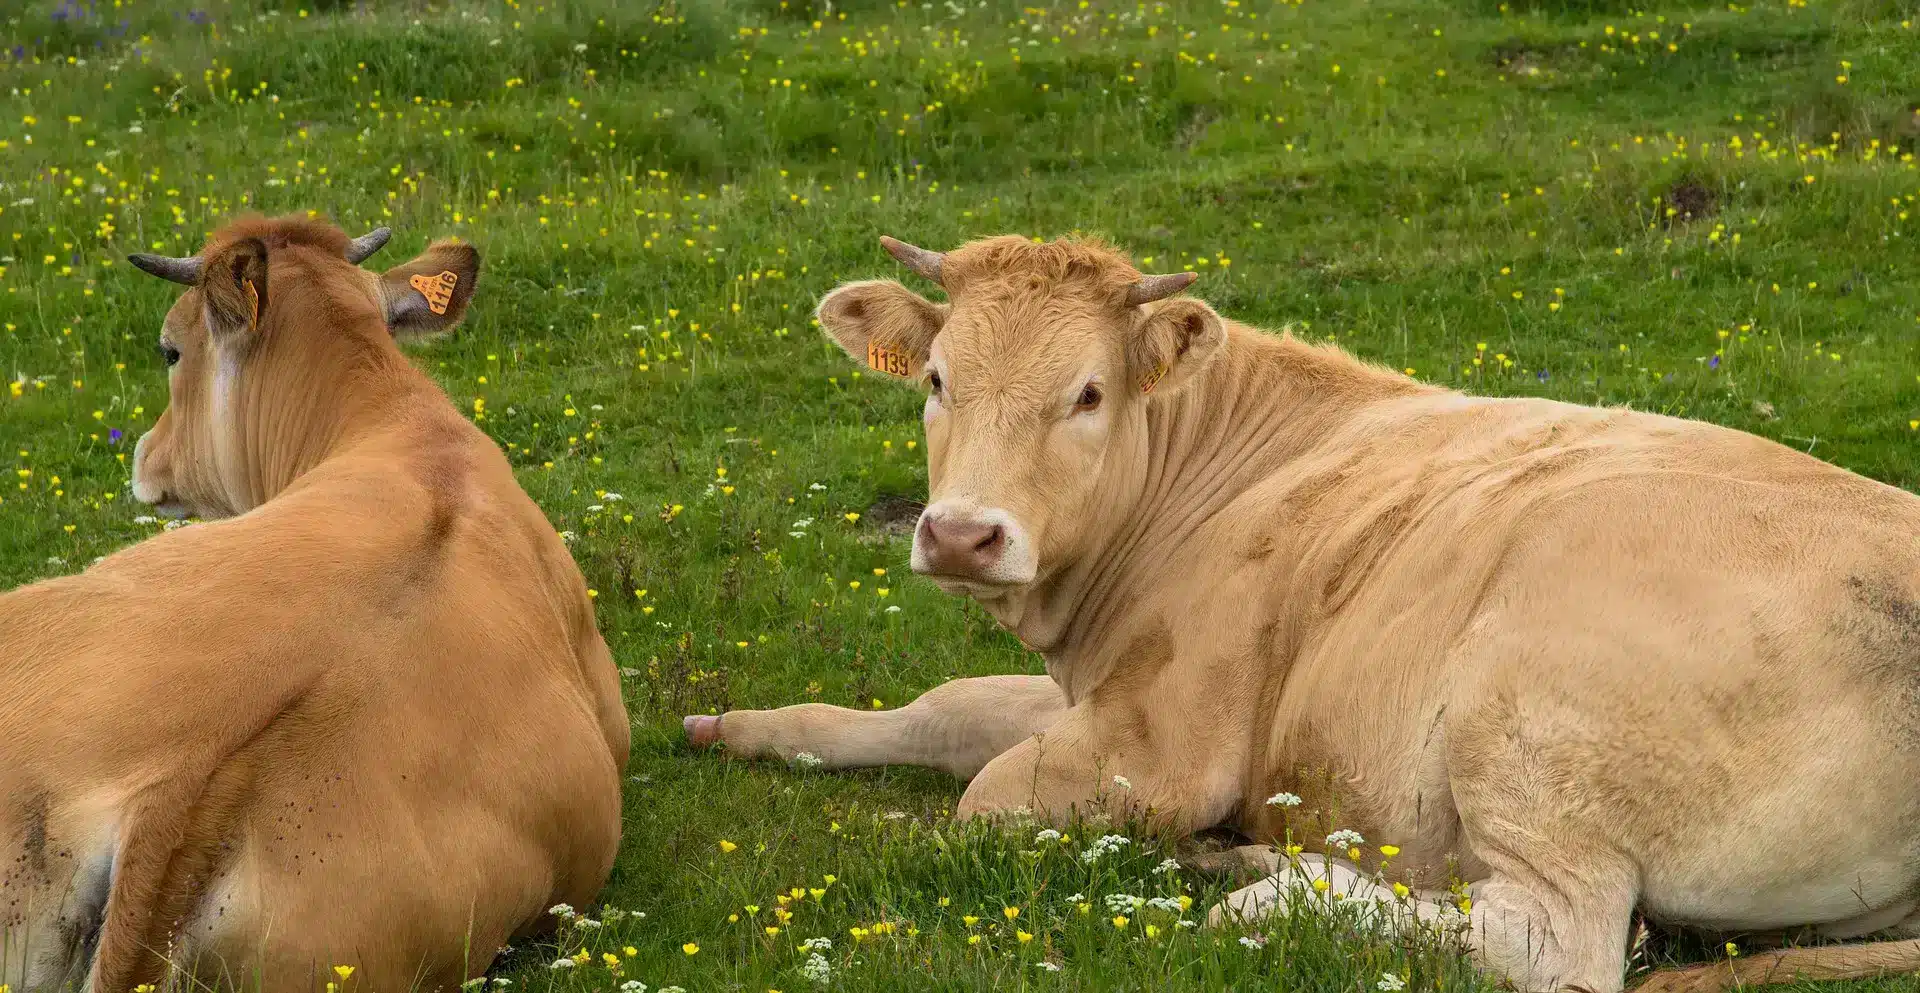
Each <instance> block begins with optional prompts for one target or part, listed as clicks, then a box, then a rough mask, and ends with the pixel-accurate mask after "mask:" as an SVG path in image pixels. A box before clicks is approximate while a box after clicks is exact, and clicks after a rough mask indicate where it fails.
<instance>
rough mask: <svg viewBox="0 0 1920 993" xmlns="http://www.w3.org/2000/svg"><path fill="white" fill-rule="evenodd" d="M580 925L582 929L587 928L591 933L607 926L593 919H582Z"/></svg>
mask: <svg viewBox="0 0 1920 993" xmlns="http://www.w3.org/2000/svg"><path fill="white" fill-rule="evenodd" d="M579 924H580V926H581V927H583V928H586V929H587V930H589V931H595V930H598V929H600V928H602V927H605V925H603V924H601V923H600V922H599V921H596V920H594V919H593V918H591V917H582V918H580V921H579Z"/></svg>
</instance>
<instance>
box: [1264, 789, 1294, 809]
mask: <svg viewBox="0 0 1920 993" xmlns="http://www.w3.org/2000/svg"><path fill="white" fill-rule="evenodd" d="M1267 806H1269V807H1298V806H1300V798H1299V797H1298V796H1295V795H1294V794H1292V793H1286V792H1280V793H1275V794H1274V795H1272V796H1270V797H1268V798H1267Z"/></svg>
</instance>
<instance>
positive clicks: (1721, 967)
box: [1633, 938, 1920, 993]
mask: <svg viewBox="0 0 1920 993" xmlns="http://www.w3.org/2000/svg"><path fill="white" fill-rule="evenodd" d="M1909 972H1920V938H1912V939H1908V940H1905V941H1869V942H1864V943H1860V944H1852V945H1822V946H1818V947H1812V948H1782V949H1779V950H1777V951H1771V952H1761V953H1758V954H1754V955H1742V956H1740V957H1738V958H1731V959H1727V960H1726V961H1722V962H1715V963H1713V964H1711V965H1696V966H1690V967H1688V968H1685V969H1662V970H1660V971H1659V972H1656V973H1654V974H1653V975H1652V976H1650V977H1648V978H1647V980H1646V982H1644V983H1641V984H1640V985H1639V986H1636V987H1635V988H1634V991H1633V993H1719V991H1721V990H1730V989H1733V988H1735V987H1741V986H1763V985H1766V984H1768V983H1793V982H1801V981H1806V980H1829V979H1866V978H1869V977H1873V976H1885V975H1894V974H1898V973H1909Z"/></svg>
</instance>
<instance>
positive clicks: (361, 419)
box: [0, 217, 629, 993]
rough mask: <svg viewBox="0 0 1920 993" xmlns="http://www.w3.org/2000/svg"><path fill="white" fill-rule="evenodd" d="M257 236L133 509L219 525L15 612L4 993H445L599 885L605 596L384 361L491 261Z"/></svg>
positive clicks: (195, 262)
mask: <svg viewBox="0 0 1920 993" xmlns="http://www.w3.org/2000/svg"><path fill="white" fill-rule="evenodd" d="M385 240H386V232H385V230H384V229H382V230H380V231H376V232H374V233H373V234H371V235H368V236H366V237H365V238H363V239H360V240H357V241H349V239H348V238H347V236H346V235H344V234H342V233H341V232H340V231H339V230H338V229H337V228H334V227H332V226H330V225H327V224H324V223H321V222H318V221H312V220H307V219H305V218H304V217H290V218H283V219H276V220H268V219H265V218H258V217H252V218H245V219H241V220H239V221H236V222H235V223H233V224H231V225H229V226H228V227H226V228H225V229H223V230H221V231H220V232H218V233H217V234H215V235H214V236H213V238H212V239H211V240H210V241H209V242H208V243H207V246H206V248H205V249H203V250H202V252H201V254H200V255H199V256H197V257H195V258H190V259H161V258H155V257H151V256H135V257H134V258H133V259H132V261H133V263H134V264H135V265H137V266H139V267H140V268H142V269H145V270H147V271H148V272H152V273H155V274H158V275H161V276H164V277H166V278H168V279H172V280H174V281H176V282H181V283H186V284H188V285H189V286H190V287H191V288H190V289H188V290H187V291H186V293H184V294H183V295H182V296H181V297H180V299H179V301H178V302H177V303H176V304H174V306H173V308H172V310H170V311H169V312H168V313H167V316H166V320H165V323H164V324H163V325H162V328H161V331H160V351H161V353H162V355H163V356H164V357H165V361H166V363H167V365H168V366H169V369H168V370H167V373H168V389H169V392H170V394H171V400H170V403H169V405H168V408H167V410H166V412H165V413H164V414H162V415H161V417H160V419H159V421H158V422H157V423H156V424H155V425H154V427H153V430H152V431H150V432H148V433H147V434H146V435H145V436H144V437H142V438H141V439H140V443H139V446H138V448H137V450H136V453H135V457H134V468H133V491H134V495H135V496H136V497H138V498H139V499H141V500H143V501H145V502H147V503H151V504H155V505H158V506H159V507H161V508H164V509H166V510H168V511H171V512H175V513H182V514H195V515H199V516H202V517H205V518H209V519H215V520H209V522H207V523H202V524H196V525H191V526H188V527H183V528H180V529H178V530H174V531H169V532H166V533H163V534H160V535H158V536H156V537H154V538H152V539H150V540H148V541H145V542H142V543H140V544H138V545H134V546H132V547H130V548H127V549H124V550H122V551H120V552H117V553H115V554H113V555H111V556H108V557H107V558H106V559H105V560H103V561H101V562H100V563H98V564H97V565H95V566H93V567H92V568H90V569H88V570H87V571H85V572H83V573H81V574H79V575H74V576H66V577H63V578H59V579H52V580H47V581H45V582H41V583H35V584H33V585H31V586H27V587H23V588H21V589H18V590H14V591H12V592H10V593H7V594H5V595H4V596H0V924H4V925H5V930H4V933H0V953H3V954H4V957H3V958H0V986H5V985H7V984H12V986H13V988H14V990H16V991H19V990H22V989H26V990H34V991H38V990H53V989H67V988H69V985H68V984H73V985H74V986H77V987H78V988H80V989H83V990H87V991H92V993H128V991H129V990H132V989H133V988H134V986H135V985H136V984H140V983H155V984H160V985H161V987H162V988H163V989H181V990H187V989H194V990H199V989H211V988H229V987H236V988H244V989H261V990H266V991H271V993H278V991H282V990H289V991H292V990H308V989H317V988H319V987H320V986H321V985H322V983H323V982H325V981H326V980H337V976H336V975H335V974H334V972H333V971H332V967H333V966H336V965H337V966H351V967H354V968H355V970H356V971H355V972H354V973H353V975H352V978H351V986H350V987H349V989H352V990H360V989H365V990H369V991H407V990H415V989H419V990H442V989H451V988H454V987H456V986H458V984H460V983H461V982H463V981H464V980H466V979H468V978H469V977H472V976H477V975H480V974H481V973H482V971H483V970H485V969H486V967H487V966H488V964H489V962H490V961H491V959H492V958H493V956H494V953H495V951H496V949H497V948H498V947H499V946H501V945H502V944H504V943H506V942H507V941H508V939H510V938H511V937H513V936H514V935H517V934H522V933H526V932H527V931H528V930H529V929H530V928H533V927H536V926H537V925H538V924H539V922H541V921H542V919H543V915H544V914H545V912H546V910H547V908H548V907H549V906H550V905H552V904H554V903H555V902H558V901H577V902H584V901H586V900H588V899H590V898H592V897H593V896H594V895H595V893H596V892H597V891H598V890H599V889H600V887H601V886H602V885H603V884H604V883H605V881H606V878H607V875H608V872H609V871H610V869H611V867H612V864H613V857H614V852H615V849H616V847H617V846H618V843H619V838H620V777H621V775H622V772H623V770H624V769H625V767H626V762H627V750H628V735H629V725H628V720H627V716H626V712H625V709H624V708H623V706H622V704H621V700H620V694H619V686H618V677H617V674H616V672H615V671H614V668H613V666H612V663H611V660H610V658H609V656H608V654H607V649H606V646H605V644H604V643H603V642H602V641H601V639H600V636H599V634H598V633H597V632H596V630H595V628H594V615H593V610H592V608H591V606H590V605H589V602H588V599H587V593H586V588H585V584H584V583H583V582H582V580H581V577H580V574H579V572H578V571H577V570H576V569H575V567H574V564H573V561H572V559H571V558H570V557H569V556H568V554H567V550H566V548H565V547H564V546H563V545H562V543H561V541H560V539H559V538H558V536H557V535H556V534H555V533H554V530H553V528H552V526H551V525H550V524H549V523H548V522H547V519H546V517H545V516H544V515H543V514H542V513H541V512H540V509H539V508H538V507H536V506H534V504H533V501H531V500H529V499H528V498H527V496H526V494H525V493H524V492H522V491H521V489H520V487H519V486H518V484H517V483H516V482H515V480H514V477H513V471H512V469H511V468H510V467H509V466H508V464H507V461H506V459H505V458H504V457H503V456H502V455H501V453H500V451H499V449H498V448H497V447H496V446H495V445H494V444H493V443H492V442H491V441H490V440H489V439H488V438H487V436H486V435H485V434H483V433H481V431H480V430H479V429H477V428H476V427H474V426H473V425H472V424H471V423H469V422H468V421H467V420H466V419H465V418H463V417H462V416H461V415H460V413H459V411H457V410H455V409H454V407H453V406H452V405H451V404H450V403H448V401H447V398H446V396H445V394H443V393H442V392H441V391H440V389H439V388H438V387H437V386H435V385H434V383H433V382H432V381H431V380H429V379H428V378H427V377H426V376H425V375H423V374H422V373H421V372H420V371H419V370H417V369H415V368H414V366H413V365H412V364H411V363H410V362H409V361H408V360H407V358H406V356H404V355H403V354H402V353H401V351H400V349H399V347H398V345H397V344H396V343H395V340H394V339H395V336H396V335H398V336H410V335H421V334H432V333H436V332H441V331H446V330H450V329H451V328H452V327H453V326H454V325H455V324H457V323H458V322H459V320H460V319H461V317H462V315H463V314H464V312H465V310H466V307H467V302H468V299H469V297H470V296H471V295H472V293H473V288H474V280H475V276H476V273H477V270H478V266H479V257H478V254H477V253H476V252H475V251H474V250H473V249H472V248H471V247H469V246H467V245H463V244H457V243H453V242H439V243H436V244H434V245H433V246H431V247H430V248H428V250H427V251H426V253H425V254H423V255H421V256H420V257H419V258H417V259H414V260H413V261H411V262H408V263H406V264H405V265H402V266H400V267H399V268H396V269H391V270H388V271H387V272H386V273H385V274H375V273H371V272H366V271H363V270H361V269H360V268H359V267H358V266H357V264H356V263H358V262H359V261H361V260H362V259H364V258H365V257H366V256H367V255H369V254H371V252H372V251H373V250H374V249H376V248H378V247H379V245H380V243H382V242H384V241H385Z"/></svg>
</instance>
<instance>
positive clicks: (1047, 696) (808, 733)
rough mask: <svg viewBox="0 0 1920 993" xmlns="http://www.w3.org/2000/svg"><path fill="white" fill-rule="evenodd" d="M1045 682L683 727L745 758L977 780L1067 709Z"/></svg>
mask: <svg viewBox="0 0 1920 993" xmlns="http://www.w3.org/2000/svg"><path fill="white" fill-rule="evenodd" d="M1066 706H1067V701H1066V698H1065V697H1063V696H1062V695H1061V694H1060V687H1059V686H1057V685H1056V684H1055V683H1054V681H1053V680H1052V678H1050V677H1047V676H981V677H978V678H974V679H956V680H953V681H951V682H948V683H943V684H941V685H939V686H936V687H934V688H933V689H931V690H928V691H927V692H925V693H923V694H921V695H920V697H919V699H917V700H915V701H913V702H912V703H910V704H908V705H906V706H904V707H901V708H899V709H898V710H852V709H849V708H846V707H834V706H829V705H827V704H823V703H803V704H798V705H796V706H792V707H781V708H780V709H778V710H730V711H728V712H727V713H725V714H722V715H720V716H718V717H712V716H706V715H695V716H691V717H688V718H687V719H686V721H685V724H686V729H687V740H688V741H689V742H691V743H692V744H693V745H694V746H695V747H701V746H705V745H710V744H714V743H716V742H717V743H720V744H724V745H726V746H727V751H729V752H731V753H733V754H735V755H739V756H743V757H746V758H777V759H781V760H785V761H792V760H793V759H794V757H795V756H798V755H801V754H803V753H804V754H808V755H812V756H813V757H814V758H817V759H819V760H820V762H821V764H823V765H824V766H825V767H827V768H830V769H856V768H861V767H864V766H876V765H918V766H926V767H928V768H931V769H940V770H944V771H946V772H950V773H952V774H953V775H955V776H958V777H960V778H961V779H971V778H973V776H974V775H975V774H976V773H978V772H979V771H980V770H981V768H982V767H983V766H985V765H986V764H987V763H988V762H990V761H992V760H993V758H994V756H996V755H999V754H1000V753H1001V752H1004V751H1006V750H1007V749H1009V748H1012V747H1013V746H1015V745H1017V744H1019V743H1020V742H1021V741H1023V740H1025V739H1027V738H1029V737H1031V736H1032V735H1035V734H1038V733H1039V732H1041V731H1045V730H1046V729H1047V728H1048V726H1050V725H1051V724H1052V723H1053V722H1054V719H1055V718H1057V717H1058V716H1059V715H1060V713H1061V712H1062V711H1064V710H1065V709H1066Z"/></svg>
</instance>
